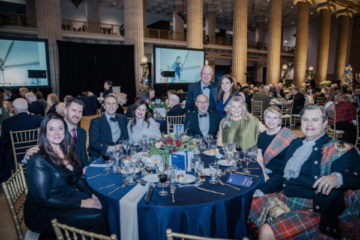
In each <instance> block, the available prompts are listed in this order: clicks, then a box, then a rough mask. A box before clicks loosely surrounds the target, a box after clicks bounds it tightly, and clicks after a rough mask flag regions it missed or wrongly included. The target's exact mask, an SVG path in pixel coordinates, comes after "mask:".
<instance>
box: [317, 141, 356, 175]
mask: <svg viewBox="0 0 360 240" xmlns="http://www.w3.org/2000/svg"><path fill="white" fill-rule="evenodd" d="M353 147H354V145H351V144H347V143H345V142H340V141H338V140H336V139H332V140H331V141H330V142H329V143H328V144H326V145H324V147H323V151H322V154H323V156H322V159H321V166H320V169H321V170H320V177H323V176H326V175H329V173H330V169H331V164H332V163H333V162H334V161H336V160H337V159H338V158H340V157H341V156H342V155H344V154H345V153H347V152H348V151H349V150H350V149H352V148H353Z"/></svg>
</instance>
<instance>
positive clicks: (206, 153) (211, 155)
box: [203, 150, 216, 157]
mask: <svg viewBox="0 0 360 240" xmlns="http://www.w3.org/2000/svg"><path fill="white" fill-rule="evenodd" d="M203 154H205V155H206V156H209V157H213V156H215V155H216V153H209V150H206V151H205V152H203Z"/></svg>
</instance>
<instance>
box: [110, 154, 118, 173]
mask: <svg viewBox="0 0 360 240" xmlns="http://www.w3.org/2000/svg"><path fill="white" fill-rule="evenodd" d="M110 161H111V164H112V171H111V172H112V173H118V172H119V171H118V170H119V165H118V161H119V160H118V159H117V158H116V157H115V155H114V154H112V155H111V156H110Z"/></svg>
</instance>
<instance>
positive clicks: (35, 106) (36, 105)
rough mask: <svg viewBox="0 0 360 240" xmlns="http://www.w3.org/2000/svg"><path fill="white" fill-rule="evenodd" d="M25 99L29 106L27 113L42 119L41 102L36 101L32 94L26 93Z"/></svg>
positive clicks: (42, 108) (43, 109)
mask: <svg viewBox="0 0 360 240" xmlns="http://www.w3.org/2000/svg"><path fill="white" fill-rule="evenodd" d="M25 99H26V101H27V102H28V104H29V106H28V111H29V113H32V114H34V115H40V116H42V117H43V116H44V115H45V108H44V105H43V104H42V103H41V102H39V101H37V99H36V96H35V94H34V93H32V92H28V93H26V94H25Z"/></svg>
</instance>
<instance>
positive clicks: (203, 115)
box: [199, 113, 207, 118]
mask: <svg viewBox="0 0 360 240" xmlns="http://www.w3.org/2000/svg"><path fill="white" fill-rule="evenodd" d="M199 116H200V118H202V117H207V113H204V114H200V115H199Z"/></svg>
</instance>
